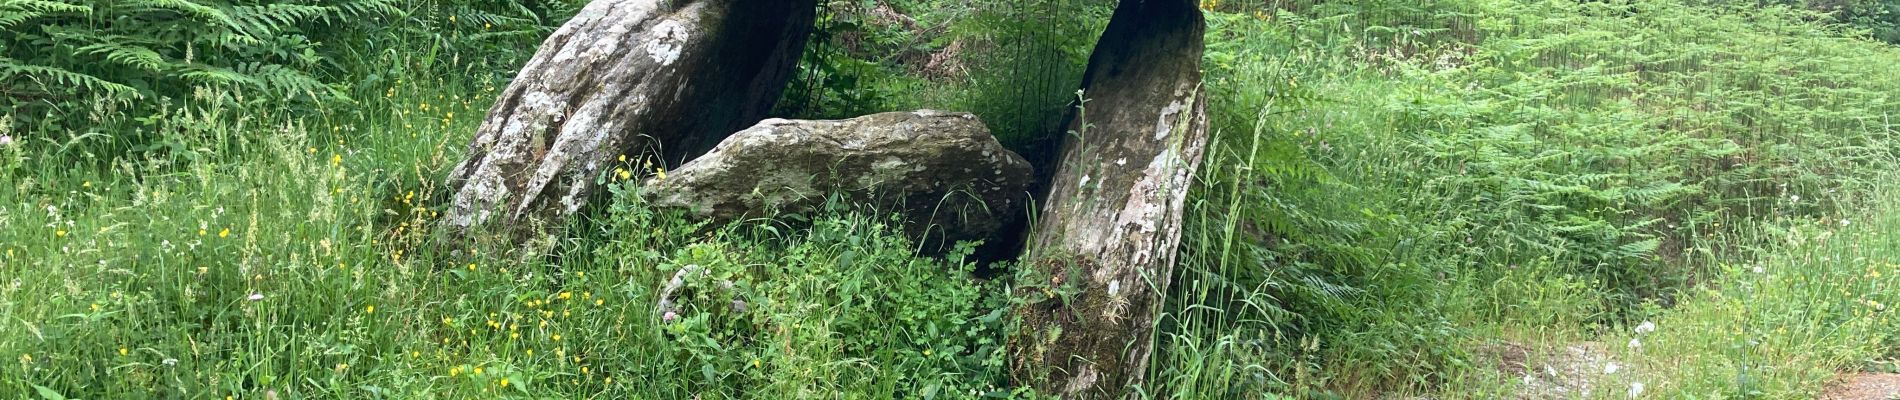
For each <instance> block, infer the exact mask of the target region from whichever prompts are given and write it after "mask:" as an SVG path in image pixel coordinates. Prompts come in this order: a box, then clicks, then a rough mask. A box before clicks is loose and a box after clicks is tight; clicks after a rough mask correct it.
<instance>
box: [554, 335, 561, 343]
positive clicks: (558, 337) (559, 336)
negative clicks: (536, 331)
mask: <svg viewBox="0 0 1900 400" xmlns="http://www.w3.org/2000/svg"><path fill="white" fill-rule="evenodd" d="M554 341H556V342H559V341H561V334H559V333H556V334H554Z"/></svg>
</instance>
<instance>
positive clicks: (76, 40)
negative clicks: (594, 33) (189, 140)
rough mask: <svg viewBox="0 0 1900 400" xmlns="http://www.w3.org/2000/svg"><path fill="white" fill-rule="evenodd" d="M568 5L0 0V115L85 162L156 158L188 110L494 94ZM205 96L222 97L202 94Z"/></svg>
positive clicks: (445, 0) (451, 0) (464, 0)
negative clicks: (421, 90) (469, 83)
mask: <svg viewBox="0 0 1900 400" xmlns="http://www.w3.org/2000/svg"><path fill="white" fill-rule="evenodd" d="M576 6H578V4H574V3H569V2H561V1H555V2H515V1H473V0H432V1H425V2H413V3H400V2H395V1H389V0H351V1H293V2H285V1H255V0H240V1H202V0H135V1H80V2H72V1H69V0H8V1H5V2H0V33H4V34H0V113H4V114H6V115H10V116H12V119H11V121H9V122H8V123H6V124H0V125H7V126H10V127H13V128H16V129H20V130H26V131H31V132H42V133H46V135H45V136H43V137H35V138H34V139H40V140H47V141H51V142H54V143H57V144H60V145H63V146H70V145H75V144H83V146H81V147H79V148H80V149H82V150H83V151H86V152H88V153H90V154H95V155H96V156H97V157H105V158H111V157H116V156H118V155H120V154H125V153H135V152H149V151H161V150H165V149H167V148H175V147H176V146H178V145H179V143H180V142H179V141H178V140H176V139H175V138H173V137H171V136H173V135H174V134H175V133H174V132H165V131H163V130H162V129H160V128H158V127H156V126H155V125H157V123H156V122H155V121H156V120H162V119H166V118H171V117H173V116H174V115H176V111H177V110H179V109H181V108H184V107H186V106H184V104H185V103H190V102H200V103H202V102H219V103H226V104H225V106H226V107H229V108H234V109H271V108H292V107H295V108H319V107H342V108H350V107H354V106H355V105H356V104H358V103H360V102H364V101H373V100H372V99H375V98H378V97H382V95H383V94H384V93H385V92H386V90H387V89H389V88H390V87H391V86H393V85H396V84H397V83H396V81H397V80H399V79H401V78H403V77H405V76H415V77H421V76H431V75H433V74H436V73H442V72H450V71H453V72H457V73H464V74H470V75H474V76H476V77H481V78H489V79H492V80H493V81H494V82H495V84H496V85H500V84H501V83H503V82H506V79H507V78H510V77H512V73H510V72H508V71H510V70H512V69H514V68H515V66H516V65H519V63H520V62H523V61H525V60H526V59H527V56H528V55H530V54H532V53H533V47H534V44H536V43H539V40H540V38H541V37H543V36H545V35H546V34H547V33H549V32H551V31H552V30H551V29H552V27H553V26H554V24H555V23H556V21H555V20H558V19H561V18H565V16H566V15H568V14H570V13H571V12H572V9H573V7H576ZM211 93H217V94H219V95H222V96H221V97H219V98H209V97H208V96H210V94H211Z"/></svg>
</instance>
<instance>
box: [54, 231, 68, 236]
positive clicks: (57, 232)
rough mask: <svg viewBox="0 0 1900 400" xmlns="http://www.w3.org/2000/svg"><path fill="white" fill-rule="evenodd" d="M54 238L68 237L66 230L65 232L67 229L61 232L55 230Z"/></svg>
mask: <svg viewBox="0 0 1900 400" xmlns="http://www.w3.org/2000/svg"><path fill="white" fill-rule="evenodd" d="M53 236H54V237H66V230H65V229H59V230H54V231H53Z"/></svg>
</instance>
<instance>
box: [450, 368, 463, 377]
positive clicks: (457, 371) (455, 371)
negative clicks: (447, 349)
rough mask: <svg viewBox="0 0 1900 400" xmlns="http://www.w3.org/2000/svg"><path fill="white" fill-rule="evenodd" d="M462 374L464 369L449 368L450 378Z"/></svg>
mask: <svg viewBox="0 0 1900 400" xmlns="http://www.w3.org/2000/svg"><path fill="white" fill-rule="evenodd" d="M461 374H462V367H452V368H449V376H456V375H461Z"/></svg>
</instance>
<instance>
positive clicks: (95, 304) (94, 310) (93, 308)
mask: <svg viewBox="0 0 1900 400" xmlns="http://www.w3.org/2000/svg"><path fill="white" fill-rule="evenodd" d="M92 312H99V303H92Z"/></svg>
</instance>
